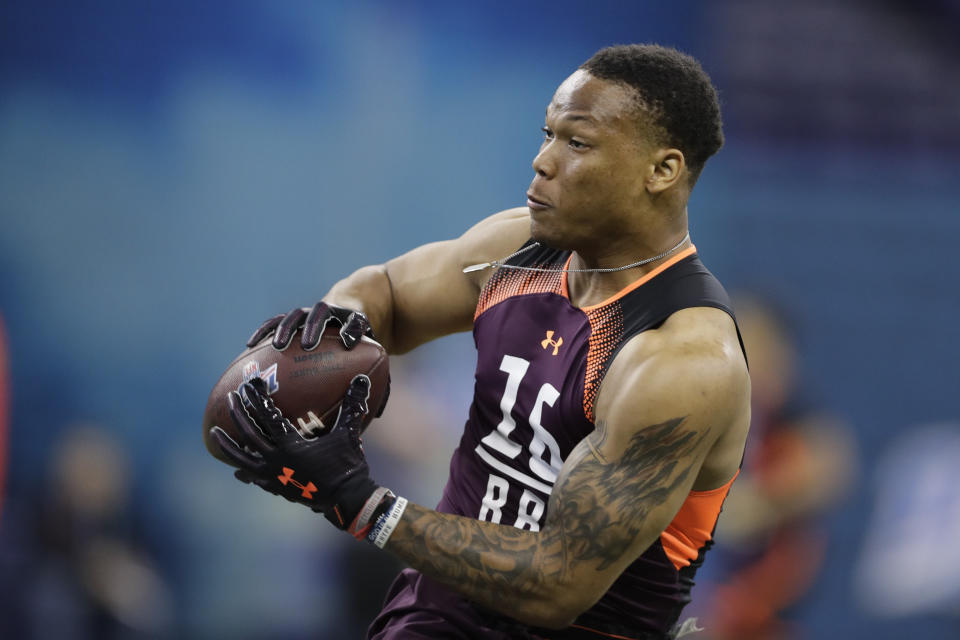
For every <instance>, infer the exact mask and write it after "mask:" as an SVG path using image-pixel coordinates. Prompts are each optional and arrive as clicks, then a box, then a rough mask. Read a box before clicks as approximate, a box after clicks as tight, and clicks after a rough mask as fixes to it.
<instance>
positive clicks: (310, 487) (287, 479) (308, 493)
mask: <svg viewBox="0 0 960 640" xmlns="http://www.w3.org/2000/svg"><path fill="white" fill-rule="evenodd" d="M277 480H279V481H280V482H281V483H283V485H284V486H286V485H287V484H292V485H293V486H295V487H296V488H298V489H300V491H301V495H302V496H303V497H304V498H306V499H307V500H313V494H314V493H315V492H316V490H317V487H316V486H315V485H314V484H313V483H312V482H307V484H306V485H303V484H300V483H299V482H297V481H296V480H294V479H293V469H291V468H290V467H284V468H283V474H281V475H279V476H277Z"/></svg>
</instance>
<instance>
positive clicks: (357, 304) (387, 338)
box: [323, 265, 394, 353]
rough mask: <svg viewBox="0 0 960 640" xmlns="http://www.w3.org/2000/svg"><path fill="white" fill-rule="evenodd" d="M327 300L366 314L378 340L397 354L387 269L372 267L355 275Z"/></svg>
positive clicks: (344, 281) (340, 284)
mask: <svg viewBox="0 0 960 640" xmlns="http://www.w3.org/2000/svg"><path fill="white" fill-rule="evenodd" d="M323 299H324V300H325V301H326V302H328V303H330V304H334V305H336V306H338V307H345V308H347V309H356V310H358V311H362V312H363V313H364V314H365V315H366V316H367V319H368V320H369V321H370V326H371V328H372V329H373V333H374V335H375V336H376V338H377V340H378V341H379V342H380V344H382V345H383V347H384V348H385V349H386V350H387V353H394V349H393V347H394V336H393V291H392V288H391V286H390V278H389V276H388V275H387V270H386V267H384V266H383V265H372V266H368V267H363V268H361V269H358V270H357V271H354V272H353V273H352V274H350V275H349V276H347V277H346V278H344V279H343V280H340V281H339V282H337V283H336V284H335V285H333V287H332V288H331V289H330V291H328V292H327V294H326V295H325V296H323Z"/></svg>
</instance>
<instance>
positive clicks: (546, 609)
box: [385, 504, 579, 628]
mask: <svg viewBox="0 0 960 640" xmlns="http://www.w3.org/2000/svg"><path fill="white" fill-rule="evenodd" d="M385 549H386V550H387V551H389V552H391V553H393V554H394V555H396V556H397V557H398V558H400V559H401V560H403V561H404V562H406V563H407V564H409V565H410V566H412V567H414V568H415V569H418V570H419V571H421V572H422V573H424V574H425V575H428V576H430V577H431V578H433V579H435V580H437V581H438V582H441V583H443V584H445V585H447V586H449V587H451V588H452V589H454V590H456V591H458V592H459V593H461V594H462V595H464V596H465V597H466V598H468V599H469V600H471V601H473V602H476V603H477V604H479V605H481V606H483V607H485V608H487V609H491V610H493V611H497V612H498V613H501V614H504V615H507V616H510V617H511V618H514V619H516V620H519V621H521V622H524V623H527V624H532V625H537V626H545V627H557V628H560V627H564V626H567V625H568V624H569V623H570V622H572V617H570V616H571V613H572V614H573V615H574V617H575V615H576V613H579V610H574V609H576V605H574V604H572V603H567V602H565V601H564V599H565V598H567V596H568V595H569V594H570V593H571V590H570V589H566V588H564V578H565V577H566V576H565V571H564V565H565V563H564V545H563V539H562V536H561V535H560V534H559V532H558V530H556V529H550V528H545V529H544V530H543V531H539V532H534V531H523V530H520V529H516V528H514V527H511V526H506V525H499V524H493V523H491V522H481V521H479V520H473V519H471V518H464V517H461V516H454V515H450V514H445V513H439V512H437V511H433V510H430V509H426V508H424V507H421V506H419V505H415V504H408V506H407V508H406V511H405V512H404V514H403V518H402V519H401V520H400V522H399V523H398V524H397V527H396V529H395V530H394V531H393V534H392V535H391V537H390V539H389V541H388V542H387V545H386V547H385Z"/></svg>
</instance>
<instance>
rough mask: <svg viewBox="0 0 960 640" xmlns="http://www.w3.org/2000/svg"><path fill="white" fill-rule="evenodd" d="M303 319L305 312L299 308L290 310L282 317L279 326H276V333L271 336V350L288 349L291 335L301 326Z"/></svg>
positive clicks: (291, 338)
mask: <svg viewBox="0 0 960 640" xmlns="http://www.w3.org/2000/svg"><path fill="white" fill-rule="evenodd" d="M305 317H307V310H306V309H301V308H299V307H298V308H296V309H292V310H291V311H290V313H288V314H287V315H286V316H284V318H283V320H281V321H280V324H279V325H277V331H276V333H274V334H273V348H274V349H278V350H280V351H283V350H284V349H286V348H287V347H289V346H290V341H291V340H293V334H295V333H296V332H297V329H299V328H300V325H301V324H303V319H304V318H305Z"/></svg>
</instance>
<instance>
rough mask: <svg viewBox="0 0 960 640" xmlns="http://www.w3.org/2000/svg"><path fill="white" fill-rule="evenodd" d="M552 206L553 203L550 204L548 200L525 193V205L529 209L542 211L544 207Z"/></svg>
mask: <svg viewBox="0 0 960 640" xmlns="http://www.w3.org/2000/svg"><path fill="white" fill-rule="evenodd" d="M552 206H553V205H551V204H550V203H549V202H546V201H545V200H542V199H540V198H538V197H536V196H534V195H533V194H532V193H527V207H528V208H529V209H532V210H535V211H543V210H544V209H549V208H550V207H552Z"/></svg>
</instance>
